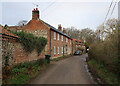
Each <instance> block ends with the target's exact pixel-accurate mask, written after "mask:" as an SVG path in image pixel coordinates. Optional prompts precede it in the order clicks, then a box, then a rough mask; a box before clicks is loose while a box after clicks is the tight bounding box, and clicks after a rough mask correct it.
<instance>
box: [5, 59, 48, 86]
mask: <svg viewBox="0 0 120 86" xmlns="http://www.w3.org/2000/svg"><path fill="white" fill-rule="evenodd" d="M46 65H47V61H46V60H45V59H39V60H37V61H34V62H25V63H20V64H17V65H15V66H14V67H13V68H12V69H11V70H9V72H10V73H9V75H7V74H6V72H5V71H6V70H4V74H3V76H4V78H3V84H27V83H28V82H29V80H30V79H31V78H33V77H35V76H36V75H37V74H38V73H39V72H40V71H41V70H43V69H44V68H45V67H46Z"/></svg>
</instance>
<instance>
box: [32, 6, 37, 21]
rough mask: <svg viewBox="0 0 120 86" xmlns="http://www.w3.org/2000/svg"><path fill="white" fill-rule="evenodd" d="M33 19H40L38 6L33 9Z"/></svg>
mask: <svg viewBox="0 0 120 86" xmlns="http://www.w3.org/2000/svg"><path fill="white" fill-rule="evenodd" d="M32 19H35V20H37V19H39V10H38V8H36V9H35V8H34V10H32Z"/></svg>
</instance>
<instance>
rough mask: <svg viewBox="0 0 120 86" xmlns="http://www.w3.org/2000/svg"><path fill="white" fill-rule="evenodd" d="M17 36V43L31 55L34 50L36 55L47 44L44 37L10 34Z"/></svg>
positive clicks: (17, 33)
mask: <svg viewBox="0 0 120 86" xmlns="http://www.w3.org/2000/svg"><path fill="white" fill-rule="evenodd" d="M12 33H14V34H15V35H17V36H19V38H18V41H19V42H20V43H21V44H22V45H23V46H24V49H25V50H26V51H27V52H29V53H31V52H32V51H33V50H34V49H36V50H37V52H38V55H40V52H41V51H42V50H43V49H44V47H45V45H46V44H47V39H46V38H44V37H36V36H34V35H33V34H30V33H26V32H23V31H22V32H12Z"/></svg>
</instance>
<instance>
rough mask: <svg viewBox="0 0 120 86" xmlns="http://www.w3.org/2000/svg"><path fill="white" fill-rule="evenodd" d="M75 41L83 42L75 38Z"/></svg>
mask: <svg viewBox="0 0 120 86" xmlns="http://www.w3.org/2000/svg"><path fill="white" fill-rule="evenodd" d="M73 41H78V42H81V40H78V39H74V38H73Z"/></svg>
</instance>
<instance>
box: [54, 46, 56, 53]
mask: <svg viewBox="0 0 120 86" xmlns="http://www.w3.org/2000/svg"><path fill="white" fill-rule="evenodd" d="M55 54H56V47H55V46H54V55H55Z"/></svg>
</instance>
